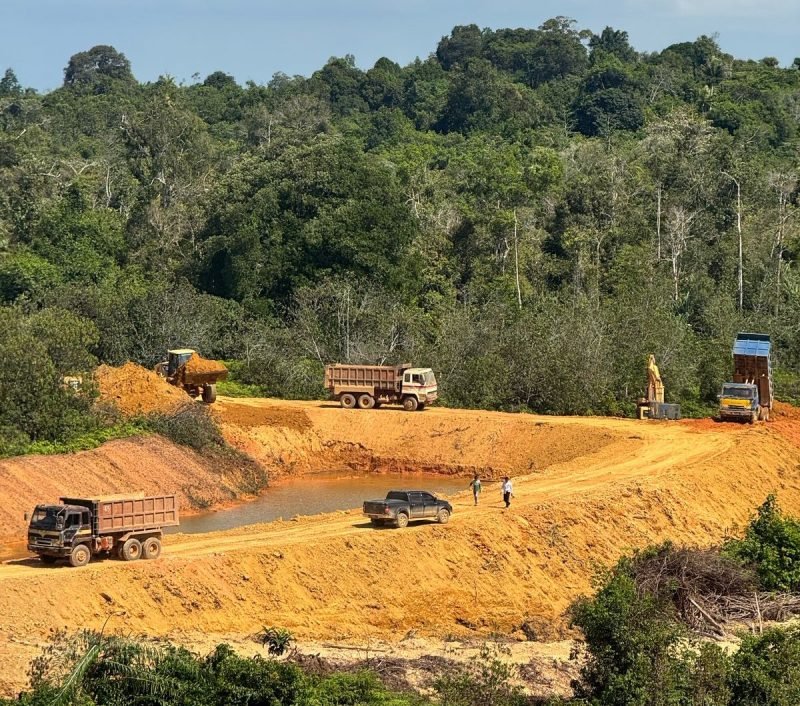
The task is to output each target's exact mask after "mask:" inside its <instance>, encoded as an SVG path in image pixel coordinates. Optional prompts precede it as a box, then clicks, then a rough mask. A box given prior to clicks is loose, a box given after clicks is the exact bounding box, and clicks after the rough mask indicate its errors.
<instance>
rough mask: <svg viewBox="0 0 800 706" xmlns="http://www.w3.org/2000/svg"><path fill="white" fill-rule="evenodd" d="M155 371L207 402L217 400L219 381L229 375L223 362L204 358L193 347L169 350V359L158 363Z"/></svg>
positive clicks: (191, 394)
mask: <svg viewBox="0 0 800 706" xmlns="http://www.w3.org/2000/svg"><path fill="white" fill-rule="evenodd" d="M155 372H156V373H158V374H159V375H161V376H162V377H164V378H166V380H167V382H168V383H169V384H170V385H174V386H175V387H180V388H181V389H183V390H184V391H185V392H186V393H187V394H188V395H190V396H191V397H201V398H202V400H203V402H205V403H206V404H212V403H214V402H215V401H216V399H217V383H218V382H219V381H220V380H224V379H225V378H227V377H228V369H227V368H226V367H225V366H224V365H223V364H222V363H220V362H219V361H217V360H208V359H207V358H203V357H201V356H200V355H198V354H197V353H196V352H195V351H193V350H192V349H191V348H176V349H175V350H171V351H167V360H165V361H163V362H161V363H158V365H156V367H155Z"/></svg>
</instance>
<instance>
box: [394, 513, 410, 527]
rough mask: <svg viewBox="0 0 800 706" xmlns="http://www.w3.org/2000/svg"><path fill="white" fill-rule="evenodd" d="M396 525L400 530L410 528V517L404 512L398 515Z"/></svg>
mask: <svg viewBox="0 0 800 706" xmlns="http://www.w3.org/2000/svg"><path fill="white" fill-rule="evenodd" d="M395 525H396V526H397V527H398V528H399V529H403V527H408V515H406V513H404V512H398V513H397V519H396V520H395Z"/></svg>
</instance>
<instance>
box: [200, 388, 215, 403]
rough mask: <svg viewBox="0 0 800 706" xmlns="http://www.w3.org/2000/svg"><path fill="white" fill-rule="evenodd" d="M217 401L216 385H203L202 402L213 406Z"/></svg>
mask: <svg viewBox="0 0 800 706" xmlns="http://www.w3.org/2000/svg"><path fill="white" fill-rule="evenodd" d="M216 400H217V386H216V385H213V384H212V385H203V402H205V403H206V404H214V402H216Z"/></svg>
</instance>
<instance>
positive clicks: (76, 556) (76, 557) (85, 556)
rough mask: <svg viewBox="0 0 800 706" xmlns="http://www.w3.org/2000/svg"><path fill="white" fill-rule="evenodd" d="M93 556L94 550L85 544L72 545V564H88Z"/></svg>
mask: <svg viewBox="0 0 800 706" xmlns="http://www.w3.org/2000/svg"><path fill="white" fill-rule="evenodd" d="M91 558H92V552H91V551H90V550H89V547H87V546H86V545H85V544H78V545H76V546H74V547H72V553H71V554H70V555H69V564H70V566H86V565H87V564H88V563H89V559H91Z"/></svg>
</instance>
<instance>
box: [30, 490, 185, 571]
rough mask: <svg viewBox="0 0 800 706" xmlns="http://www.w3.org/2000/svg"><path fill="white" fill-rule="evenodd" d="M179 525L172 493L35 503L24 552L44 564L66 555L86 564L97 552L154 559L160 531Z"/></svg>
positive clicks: (127, 558)
mask: <svg viewBox="0 0 800 706" xmlns="http://www.w3.org/2000/svg"><path fill="white" fill-rule="evenodd" d="M26 517H27V516H26ZM177 524H178V501H177V498H176V497H175V496H174V495H156V496H152V497H145V496H144V494H143V493H135V494H132V495H106V496H101V497H95V498H59V504H58V505H37V506H36V508H35V509H34V510H33V514H32V515H31V519H30V524H29V526H28V550H29V551H31V552H34V553H35V554H38V555H39V558H40V559H41V560H42V561H43V562H44V563H46V564H50V563H53V562H55V561H57V560H58V559H67V560H68V561H69V563H70V564H71V565H72V566H86V564H88V563H89V561H90V560H91V558H92V557H93V556H96V555H106V556H110V555H111V554H116V556H118V557H119V558H120V559H124V560H125V561H134V560H136V559H139V558H142V557H143V558H145V559H156V558H158V555H159V554H161V536H162V529H163V528H164V527H171V526H174V525H177Z"/></svg>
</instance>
